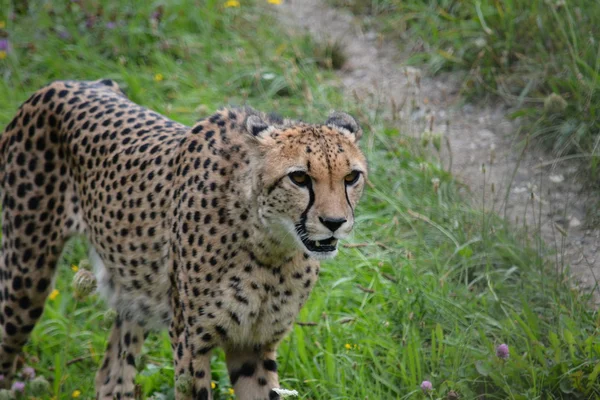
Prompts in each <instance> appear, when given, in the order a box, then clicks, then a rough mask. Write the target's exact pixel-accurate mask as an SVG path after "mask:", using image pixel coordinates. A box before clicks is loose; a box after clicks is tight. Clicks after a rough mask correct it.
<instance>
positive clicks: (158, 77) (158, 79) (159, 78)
mask: <svg viewBox="0 0 600 400" xmlns="http://www.w3.org/2000/svg"><path fill="white" fill-rule="evenodd" d="M163 79H165V77H164V76H163V74H160V73H158V74H156V75H154V81H155V82H161V81H162V80H163Z"/></svg>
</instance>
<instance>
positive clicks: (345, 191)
mask: <svg viewBox="0 0 600 400" xmlns="http://www.w3.org/2000/svg"><path fill="white" fill-rule="evenodd" d="M344 194H345V195H346V202H348V205H349V206H350V211H352V219H354V207H352V204H351V203H350V198H349V197H348V186H346V185H344Z"/></svg>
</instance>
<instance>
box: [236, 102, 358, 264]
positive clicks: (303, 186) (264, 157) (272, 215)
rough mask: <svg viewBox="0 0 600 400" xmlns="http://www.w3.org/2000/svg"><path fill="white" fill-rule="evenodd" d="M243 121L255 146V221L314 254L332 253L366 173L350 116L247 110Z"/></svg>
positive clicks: (347, 228) (351, 216)
mask: <svg viewBox="0 0 600 400" xmlns="http://www.w3.org/2000/svg"><path fill="white" fill-rule="evenodd" d="M245 125H246V129H247V131H248V133H249V134H250V137H251V138H252V140H253V142H254V148H255V149H256V150H257V154H256V155H255V157H254V159H255V160H257V161H256V163H257V165H256V166H255V168H253V170H254V179H255V184H254V185H253V190H254V193H253V194H252V196H253V198H255V199H256V201H257V206H258V214H259V218H260V221H261V223H262V224H263V225H264V226H265V227H266V228H267V229H268V230H269V231H270V232H272V233H273V234H274V235H275V237H276V238H278V239H279V240H280V241H281V242H282V243H287V244H289V245H290V246H295V247H296V248H298V249H299V250H301V251H304V252H307V253H308V254H309V255H310V256H312V257H314V258H318V259H327V258H332V257H334V256H335V255H336V254H337V246H338V239H344V238H346V237H347V236H348V234H349V233H350V231H351V230H352V227H353V225H354V210H355V208H356V205H357V202H358V200H359V198H360V197H361V194H362V192H363V188H364V185H365V181H366V178H367V163H366V160H365V157H364V155H363V154H362V152H361V151H360V149H359V148H358V146H357V142H358V140H359V138H360V137H361V135H362V130H361V129H360V127H359V125H358V123H357V122H356V120H355V119H354V118H353V117H351V116H350V115H348V114H346V113H341V112H334V113H332V114H331V115H330V117H329V119H328V120H327V121H326V122H325V124H322V125H313V124H306V123H302V122H295V121H287V120H286V121H281V120H275V121H273V120H272V119H269V118H263V117H261V116H258V115H250V116H248V117H247V118H246V124H245Z"/></svg>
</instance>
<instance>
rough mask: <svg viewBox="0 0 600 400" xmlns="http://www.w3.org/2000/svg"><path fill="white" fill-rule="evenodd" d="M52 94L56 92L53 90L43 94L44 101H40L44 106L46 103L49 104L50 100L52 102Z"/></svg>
mask: <svg viewBox="0 0 600 400" xmlns="http://www.w3.org/2000/svg"><path fill="white" fill-rule="evenodd" d="M54 93H56V90H54V89H50V90H48V91H47V92H46V94H44V99H43V100H42V102H43V103H44V104H46V103H47V102H49V101H50V100H52V97H53V96H54Z"/></svg>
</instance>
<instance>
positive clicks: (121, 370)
mask: <svg viewBox="0 0 600 400" xmlns="http://www.w3.org/2000/svg"><path fill="white" fill-rule="evenodd" d="M144 337H145V336H144V328H142V327H141V326H140V325H139V324H138V323H137V322H135V321H132V320H129V319H126V318H123V317H117V319H116V321H115V324H114V326H113V329H112V332H111V334H110V338H109V341H108V345H107V347H106V354H105V355H104V361H103V363H102V367H100V369H99V370H98V372H97V373H96V398H97V399H99V400H113V399H133V398H135V375H136V372H137V370H136V366H135V358H136V356H137V355H139V354H140V353H141V351H142V344H143V343H144Z"/></svg>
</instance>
